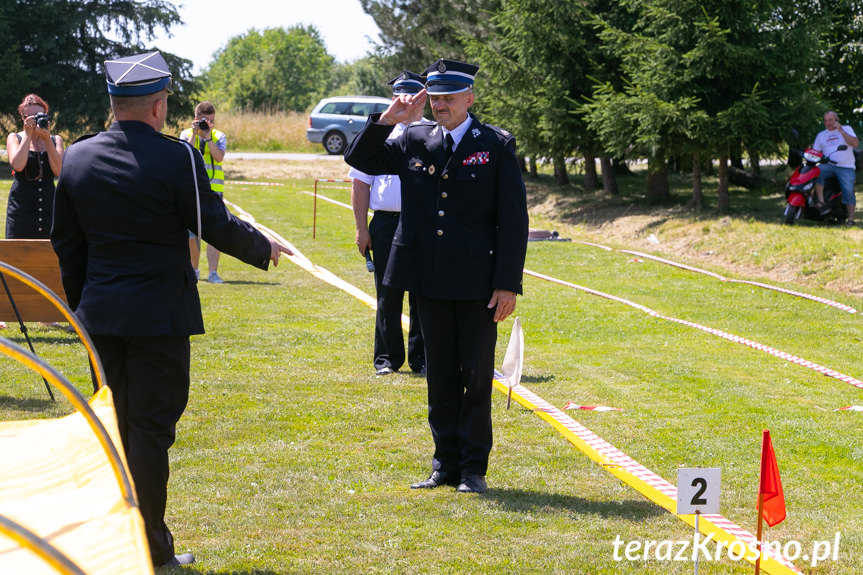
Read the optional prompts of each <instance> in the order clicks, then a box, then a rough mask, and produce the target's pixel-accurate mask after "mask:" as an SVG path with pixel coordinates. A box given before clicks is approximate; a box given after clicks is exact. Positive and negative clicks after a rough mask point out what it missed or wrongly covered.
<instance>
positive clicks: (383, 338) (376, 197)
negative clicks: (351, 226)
mask: <svg viewBox="0 0 863 575" xmlns="http://www.w3.org/2000/svg"><path fill="white" fill-rule="evenodd" d="M387 85H388V86H392V89H393V98H397V97H398V96H399V95H400V94H416V93H417V92H419V91H420V90H422V89H423V88H424V87H425V83H424V82H423V78H422V76H420V75H419V74H416V73H414V72H408V71H407V70H405V71H404V72H402V73H401V74H399V75H398V76H397V77H396V78H394V79H392V80H390V82H388V83H387ZM422 113H423V110H422V108H420V109H417V110H416V112H415V113H414V115H413V116H412V117H410V118H407V120H406V122H405V123H401V124H398V125H396V127H395V128H394V129H393V131H392V133H391V134H390V136H389V137H390V138H391V139H394V138H396V137H398V136H399V134H401V133H402V132H403V131H404V129H405V126H406V125H407V124H410V123H412V122H419V121H422V120H423V117H422ZM348 177H349V178H352V179H353V184H352V188H351V206H352V207H353V210H354V223H355V225H356V229H357V232H356V242H357V247H358V248H359V250H360V254H362V255H364V256H365V255H366V254H367V253H368V252H371V254H372V259H373V262H374V274H375V291H376V292H377V302H378V306H377V312H376V314H375V346H374V366H375V373H376V375H378V376H385V375H389V374H391V373H394V372H396V371H398V370H399V368H400V367H401V366H402V365H403V364H404V362H405V343H404V335H403V333H402V332H403V330H402V309H403V307H404V295H405V292H404V290H401V289H395V288H391V287H387V286H385V285H384V272H385V271H386V268H387V261H388V260H389V257H390V250H391V248H392V245H393V236H394V235H395V233H396V227H398V223H399V214H400V212H401V205H402V201H401V185H400V182H399V177H398V176H396V175H389V174H385V175H381V176H370V175H368V174H364V173H363V172H361V171H359V170H358V169H356V168H351V169H350V171H348ZM369 208H371V209H372V210H373V211H374V215H373V216H372V221H371V223H369V217H368V213H369ZM408 309H409V314H410V328H409V330H408V353H407V359H408V365H410V368H411V369H412V370H413V371H414V372H417V373H424V372H425V349H424V347H423V338H422V332H421V330H420V324H419V316H418V313H417V307H416V297H415V296H414V294H413V293H412V292H411V293H409V294H408Z"/></svg>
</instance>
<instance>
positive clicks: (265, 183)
mask: <svg viewBox="0 0 863 575" xmlns="http://www.w3.org/2000/svg"><path fill="white" fill-rule="evenodd" d="M225 183H226V184H228V185H236V186H284V185H285V184H280V183H278V182H244V181H242V180H228V181H226V182H225Z"/></svg>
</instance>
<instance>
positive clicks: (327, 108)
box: [320, 102, 351, 114]
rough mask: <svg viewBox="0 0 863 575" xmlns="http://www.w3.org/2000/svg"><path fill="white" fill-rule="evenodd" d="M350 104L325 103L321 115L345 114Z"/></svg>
mask: <svg viewBox="0 0 863 575" xmlns="http://www.w3.org/2000/svg"><path fill="white" fill-rule="evenodd" d="M350 106H351V103H350V102H327V103H326V104H324V107H323V108H321V111H320V113H321V114H347V113H348V108H350Z"/></svg>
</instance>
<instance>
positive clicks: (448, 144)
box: [446, 134, 455, 160]
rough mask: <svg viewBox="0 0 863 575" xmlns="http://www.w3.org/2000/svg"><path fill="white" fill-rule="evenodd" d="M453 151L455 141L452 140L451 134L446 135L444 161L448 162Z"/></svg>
mask: <svg viewBox="0 0 863 575" xmlns="http://www.w3.org/2000/svg"><path fill="white" fill-rule="evenodd" d="M454 149H455V140H453V139H452V134H447V135H446V159H447V160H449V159H450V157H451V156H452V153H453V150H454Z"/></svg>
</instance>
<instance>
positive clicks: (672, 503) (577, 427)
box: [225, 202, 800, 575]
mask: <svg viewBox="0 0 863 575" xmlns="http://www.w3.org/2000/svg"><path fill="white" fill-rule="evenodd" d="M225 203H226V204H228V205H229V206H231V207H232V208H234V209H235V210H237V212H238V213H239V214H240V216H241V217H242V218H243V219H244V220H246V221H248V222H249V223H251V224H252V225H254V226H255V227H257V228H258V229H260V230H261V231H262V232H263V233H265V234H267V235H269V236H270V237H274V238H275V239H278V240H279V241H281V242H282V243H284V244H285V245H287V246H289V247H290V248H291V249H292V250H293V251H294V255H292V256H288V257H289V259H290V260H291V261H293V262H294V263H296V264H297V265H299V266H301V267H302V268H303V269H306V270H307V271H309V272H311V273H313V274H314V275H315V276H317V277H319V278H320V279H322V280H323V281H326V282H328V283H330V284H331V285H333V286H335V287H339V288H340V289H343V290H344V291H346V292H347V293H349V294H351V295H353V296H354V297H356V298H357V299H360V300H361V301H363V302H364V303H366V305H368V306H369V307H372V308H374V307H375V303H376V302H375V298H373V297H372V296H370V295H368V294H366V293H365V292H363V291H362V290H360V289H359V288H357V287H356V286H353V285H352V284H350V283H348V282H346V281H344V280H342V279H341V278H339V277H338V276H336V275H335V274H332V273H331V272H329V271H326V270H324V269H323V268H320V267H319V266H316V265H314V264H313V263H312V262H311V261H310V260H309V259H308V258H306V257H305V256H304V255H303V254H302V253H301V252H300V251H299V250H297V249H296V248H295V247H294V246H292V245H291V244H290V242H288V241H287V240H285V239H284V238H282V237H281V236H279V235H278V234H276V233H275V232H274V231H273V230H270V229H269V228H267V227H265V226H263V225H261V224H258V223H256V222H255V219H254V217H253V216H252V215H251V214H249V213H248V212H246V211H245V210H243V209H242V208H240V207H239V206H237V205H236V204H232V203H230V202H225ZM525 273H527V270H525ZM546 277H548V276H546ZM572 285H574V284H572ZM591 291H592V292H594V293H596V294H598V295H599V294H601V293H602V292H596V291H595V290H591ZM603 295H604V294H603ZM610 297H611V299H616V300H619V301H627V300H623V299H622V298H616V297H614V296H610ZM630 303H631V302H630ZM632 305H635V306H636V307H639V309H642V308H643V309H645V310H647V309H648V308H644V307H643V306H638V304H632ZM653 313H654V314H655V313H656V312H653ZM406 319H407V318H406V317H405V316H404V315H402V326H403V327H404V328H405V329H407V326H406V323H405V320H406ZM493 384H494V387H495V388H496V389H497V390H498V391H501V392H502V393H504V394H508V393H509V391H510V386H509V382H508V381H507V380H506V378H505V377H503V375H502V374H501V373H500V372H497V371H496V372H495V379H494V380H493ZM512 397H513V398H515V400H516V401H517V402H519V403H521V404H522V405H524V406H525V407H527V408H528V409H530V410H531V411H534V412H535V413H537V414H538V415H539V416H540V417H541V418H543V419H545V420H546V421H549V422H550V423H551V424H552V426H553V427H555V428H556V429H558V431H560V432H561V434H562V435H563V436H564V437H566V438H567V440H569V441H570V443H572V444H573V445H575V446H576V447H578V448H579V449H580V450H581V451H582V452H583V453H585V454H586V455H587V456H588V457H590V458H591V459H592V460H594V461H596V462H597V463H599V464H600V465H601V466H602V467H603V468H604V469H606V470H607V471H608V472H609V473H611V474H612V475H614V476H616V477H618V478H619V479H621V480H622V481H623V482H624V483H626V484H627V485H630V486H631V487H633V488H634V489H636V490H637V491H638V492H639V493H641V494H642V495H644V496H645V497H647V498H648V499H649V500H650V501H653V502H654V503H657V504H658V505H660V506H662V507H663V508H665V509H666V510H667V511H669V512H670V513H672V514H675V515H676V513H675V511H676V502H677V488H676V487H675V486H674V485H672V484H671V483H669V482H668V481H666V480H665V479H663V478H662V477H660V476H659V475H657V474H655V473H654V472H653V471H651V470H650V469H648V468H647V467H645V466H643V465H642V464H640V463H638V462H637V461H635V460H634V459H632V458H631V457H629V456H628V455H626V454H625V453H624V452H622V451H620V450H619V449H617V448H616V447H615V446H614V445H612V444H611V443H609V442H607V441H605V440H604V439H602V438H601V437H600V436H598V435H596V434H595V433H593V432H592V431H590V430H589V429H588V428H586V427H585V426H583V425H581V424H580V423H577V422H576V421H575V420H573V419H572V418H571V417H569V416H568V415H566V414H565V413H563V412H562V411H561V410H560V409H558V408H556V407H554V406H553V405H551V404H550V403H548V402H546V401H545V400H544V399H542V398H541V397H539V396H538V395H535V394H534V393H532V392H531V391H530V390H528V389H527V388H525V387H524V386H522V385H521V384H518V385H515V386H514V387H513V388H512ZM676 516H677V517H678V518H679V519H680V520H681V521H684V522H685V523H688V524H689V525H692V526H694V525H695V520H694V515H676ZM700 517H701V521H700V522H699V531H700V532H701V533H703V534H704V535H710V534H711V533H712V534H713V535H714V540H715V541H717V542H719V541H724V542H726V543H731V542H733V541H736V540H739V541H741V542H742V543H743V544H745V545H751V546H755V545H756V544H757V540H756V538H755V536H753V535H752V534H751V533H749V532H748V531H746V530H745V529H743V528H741V527H739V526H737V525H736V524H734V523H733V522H731V521H729V520H728V519H726V518H725V517H723V516H722V515H701V516H700ZM763 555H764V557H763V559H762V564H761V567H762V569H763V570H764V571H765V573H769V574H771V575H787V574H789V573H800V571H798V570H797V569H796V567H795V566H794V565H793V564H792V563H790V562H788V561H787V560H786V559H785V558H783V557H781V556H777V555H774V554H773V553H772V550H771V549H769V548H767V549H765V550H764V553H763ZM746 559H747V560H749V561H750V562H751V561H752V560H750V559H749V554H747V556H746Z"/></svg>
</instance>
